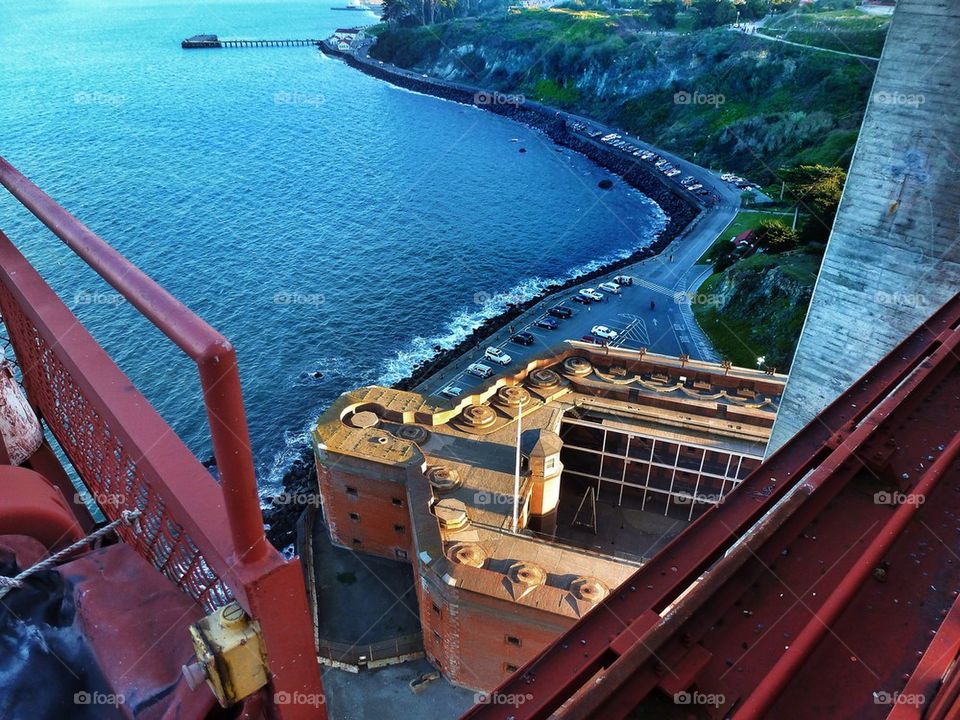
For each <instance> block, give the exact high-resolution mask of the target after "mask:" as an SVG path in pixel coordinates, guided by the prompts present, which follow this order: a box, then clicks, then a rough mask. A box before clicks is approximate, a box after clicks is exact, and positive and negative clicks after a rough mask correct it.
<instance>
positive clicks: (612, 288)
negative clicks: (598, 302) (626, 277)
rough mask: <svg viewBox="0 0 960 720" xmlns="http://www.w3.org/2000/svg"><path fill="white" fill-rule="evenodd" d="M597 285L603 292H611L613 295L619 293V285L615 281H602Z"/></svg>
mask: <svg viewBox="0 0 960 720" xmlns="http://www.w3.org/2000/svg"><path fill="white" fill-rule="evenodd" d="M597 287H599V288H600V289H601V290H603V291H604V292H608V293H613V294H614V295H619V294H620V286H619V285H617V284H616V283H615V282H602V283H600V284H599V285H598V286H597Z"/></svg>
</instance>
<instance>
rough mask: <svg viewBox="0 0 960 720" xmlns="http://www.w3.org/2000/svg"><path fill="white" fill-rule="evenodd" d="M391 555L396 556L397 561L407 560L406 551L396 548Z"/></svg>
mask: <svg viewBox="0 0 960 720" xmlns="http://www.w3.org/2000/svg"><path fill="white" fill-rule="evenodd" d="M393 554H394V555H396V556H397V560H406V559H407V551H406V550H401V549H400V548H397V549H396V550H394V551H393Z"/></svg>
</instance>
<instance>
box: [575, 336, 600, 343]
mask: <svg viewBox="0 0 960 720" xmlns="http://www.w3.org/2000/svg"><path fill="white" fill-rule="evenodd" d="M580 339H581V340H583V341H584V342H588V343H593V344H594V345H603V340H601V339H600V338H595V337H594V336H593V335H584V336H583V337H582V338H580Z"/></svg>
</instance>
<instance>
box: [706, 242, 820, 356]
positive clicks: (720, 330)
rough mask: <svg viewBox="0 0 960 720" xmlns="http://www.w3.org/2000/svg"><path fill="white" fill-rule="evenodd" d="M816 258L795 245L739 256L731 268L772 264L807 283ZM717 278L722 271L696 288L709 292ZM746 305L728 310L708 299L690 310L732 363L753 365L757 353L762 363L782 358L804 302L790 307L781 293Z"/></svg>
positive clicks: (793, 339) (790, 343)
mask: <svg viewBox="0 0 960 720" xmlns="http://www.w3.org/2000/svg"><path fill="white" fill-rule="evenodd" d="M811 250H812V248H811ZM820 260H821V256H820V254H819V252H814V251H803V250H800V251H794V252H789V253H783V254H780V255H765V254H762V253H761V254H757V255H752V256H750V257H749V258H746V259H744V260H740V261H739V262H738V263H736V264H735V265H734V266H733V268H732V270H736V271H738V272H747V273H749V272H750V271H762V270H764V269H765V268H773V267H778V268H779V269H780V270H781V272H783V273H784V275H786V276H788V277H790V278H792V279H794V280H796V281H797V282H800V283H803V284H808V285H813V283H814V281H815V280H816V277H817V272H818V271H819V268H820ZM727 272H729V271H727ZM723 280H724V275H723V273H716V274H714V275H711V276H710V277H709V278H707V279H706V281H704V283H703V284H702V285H701V286H700V288H699V290H698V291H697V293H698V294H699V295H705V296H710V295H713V294H715V293H716V291H717V289H719V286H720V284H721V283H722V282H723ZM741 305H742V303H741ZM748 307H749V310H748V311H747V312H745V313H743V314H740V315H733V314H731V313H729V312H722V311H720V310H719V309H718V308H717V307H716V306H713V305H710V304H696V305H694V306H693V312H694V315H695V316H696V318H697V323H698V324H699V325H700V327H701V328H702V329H703V331H704V332H705V333H706V334H707V337H709V338H710V341H711V342H712V343H713V346H714V347H715V348H716V349H717V352H719V353H720V355H721V357H723V358H725V359H727V360H730V361H731V362H732V363H733V364H734V365H737V366H739V367H748V368H752V367H756V365H757V358H758V357H760V356H761V355H762V356H766V357H767V358H768V362H770V361H771V360H773V361H774V362H776V358H780V359H781V362H785V358H787V357H789V356H790V355H792V354H793V349H794V347H795V345H796V342H797V339H798V338H799V336H800V330H801V328H802V326H803V319H804V317H806V314H807V313H806V311H807V308H806V306H805V305H804V306H803V307H796V306H794V305H793V304H792V303H791V302H790V301H789V300H787V299H786V298H783V299H777V300H775V301H773V302H772V303H771V302H769V301H767V302H759V301H758V302H756V303H751V304H749V305H748ZM758 330H759V331H760V332H758ZM771 330H775V335H774V337H773V338H771V337H770V336H771V332H770V331H771ZM758 338H766V339H758ZM780 369H781V370H783V369H785V368H783V367H781V368H780Z"/></svg>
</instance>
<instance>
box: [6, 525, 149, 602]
mask: <svg viewBox="0 0 960 720" xmlns="http://www.w3.org/2000/svg"><path fill="white" fill-rule="evenodd" d="M140 515H141V512H140V511H139V510H121V511H120V517H119V518H117V519H116V520H114V521H113V522H112V523H108V524H106V525H104V526H103V527H102V528H100V529H99V530H95V531H94V532H92V533H90V534H89V535H87V536H86V537H84V538H80V539H79V540H77V541H76V542H75V543H73V545H70V546H69V547H65V548H64V549H63V550H60V551H59V552H55V553H54V554H53V555H51V556H50V557H48V558H44V559H43V560H41V561H40V562H38V563H37V564H36V565H33V566H32V567H29V568H27V569H26V570H24V571H23V572H21V573H20V574H19V575H17V576H16V577H6V576H3V575H0V599H3V598H4V597H5V596H6V594H7V593H8V592H10V591H11V590H13V589H14V588H19V587H23V582H24V580H26V579H27V578H28V577H30V576H31V575H33V574H35V573H38V572H40V571H42V570H47V569H49V568H51V567H53V566H54V565H56V564H57V563H59V562H60V561H61V560H62V559H63V558H65V557H67V556H69V555H71V554H72V553H73V552H74V551H76V550H79V549H80V548H82V547H83V546H84V545H87V544H88V543H91V542H93V541H94V540H98V539H100V538H101V537H103V536H104V535H108V534H109V533H111V532H113V530H115V529H116V528H117V526H119V525H129V524H130V523H132V522H133V521H134V520H136V519H137V518H138V517H140Z"/></svg>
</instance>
